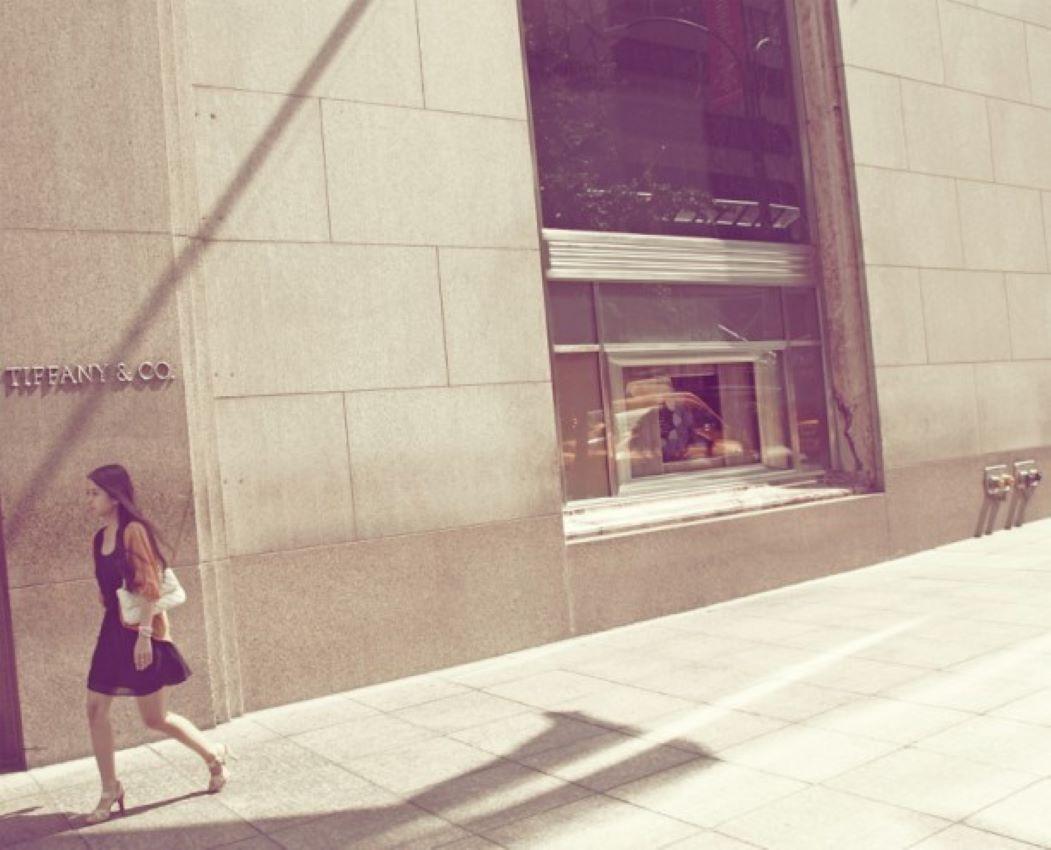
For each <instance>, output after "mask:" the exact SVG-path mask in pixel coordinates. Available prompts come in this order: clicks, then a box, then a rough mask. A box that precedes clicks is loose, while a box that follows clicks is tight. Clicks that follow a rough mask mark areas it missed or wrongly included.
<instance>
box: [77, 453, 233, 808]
mask: <svg viewBox="0 0 1051 850" xmlns="http://www.w3.org/2000/svg"><path fill="white" fill-rule="evenodd" d="M88 482H89V484H88V502H89V506H90V508H91V511H92V513H94V514H95V515H96V516H97V518H98V519H100V520H101V521H102V522H103V526H102V528H100V529H99V530H98V532H96V534H95V538H94V545H93V550H94V555H95V578H96V579H97V580H98V585H99V601H100V602H101V603H102V606H103V608H105V612H106V613H105V615H104V616H103V618H102V627H101V628H100V629H99V636H98V642H97V643H96V645H95V652H94V654H93V655H92V657H91V669H90V671H89V672H88V696H87V711H88V726H89V728H90V730H91V746H92V748H93V749H94V751H95V761H96V762H97V763H98V768H99V775H100V776H101V778H102V798H101V799H100V800H99V804H98V806H96V807H95V810H94V811H93V812H91V813H90V814H88V815H87V818H86V820H87V822H88V823H99V822H101V821H104V820H107V819H108V818H109V816H110V813H111V811H112V809H113V804H114V803H116V804H117V806H118V807H119V809H120V811H121V813H123V812H124V787H123V786H122V785H121V783H120V781H119V780H118V779H117V773H116V766H115V762H114V756H113V727H112V726H111V725H110V717H109V711H110V704H111V703H112V702H113V698H114V697H116V696H133V697H135V698H136V700H137V702H138V707H139V713H140V714H141V715H142V719H143V722H144V723H145V724H146V726H148V727H149V728H150V729H156V730H157V731H158V732H163V733H164V734H166V735H168V736H169V737H172V738H175V740H177V741H180V742H181V743H183V744H185V745H186V746H187V747H189V748H190V749H191V750H193V751H194V752H195V753H197V754H198V755H199V756H200V757H201V758H202V759H203V760H204V762H205V763H206V764H207V765H208V771H209V774H210V779H209V782H208V790H209V791H211V792H215V791H218V790H219V789H220V788H222V787H223V785H225V784H226V779H227V775H228V774H227V769H226V761H227V757H228V755H229V753H228V752H227V749H226V747H225V745H220V746H219V747H216V748H213V747H212V746H210V745H209V743H208V742H207V741H206V740H205V738H204V736H203V735H202V734H201V731H200V730H199V729H198V728H197V727H196V726H194V725H193V723H192V722H191V721H189V720H187V719H186V718H185V717H180V716H179V715H178V714H175V713H173V712H171V711H168V709H167V706H166V702H167V697H166V694H165V688H168V687H170V686H172V685H178V684H179V683H180V682H184V681H186V679H187V678H188V677H189V676H190V668H189V667H188V666H187V664H186V662H185V661H184V660H183V657H182V656H181V655H180V654H179V650H178V649H177V648H176V646H175V644H174V643H172V640H171V629H170V628H169V625H168V616H167V614H166V613H165V612H163V611H161V612H157V613H154V608H153V605H152V602H154V601H156V600H157V599H158V598H159V596H160V582H161V572H162V570H163V569H164V566H165V561H164V559H163V557H162V556H161V554H160V547H159V545H158V535H157V531H156V529H155V528H154V526H153V524H152V523H151V522H150V521H149V520H148V519H147V518H146V517H145V516H144V515H143V513H142V511H141V510H139V508H138V507H137V506H136V504H135V496H134V489H133V487H132V483H131V478H130V477H129V475H128V472H127V470H126V469H124V467H123V466H120V465H118V464H110V465H108V466H100V467H99V468H98V469H95V470H93V471H92V472H91V473H90V474H89V475H88ZM121 585H124V587H126V588H127V589H128V590H130V591H132V592H134V593H136V594H138V595H139V596H140V597H142V599H143V617H142V622H141V623H140V624H137V625H133V626H128V625H125V624H124V623H123V622H122V620H121V616H120V605H119V602H118V600H117V588H119V587H121Z"/></svg>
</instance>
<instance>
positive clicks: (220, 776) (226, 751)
mask: <svg viewBox="0 0 1051 850" xmlns="http://www.w3.org/2000/svg"><path fill="white" fill-rule="evenodd" d="M236 758H237V756H235V755H234V754H233V753H232V752H231V751H230V748H229V747H228V746H226V744H220V745H219V746H218V747H216V751H215V754H214V755H213V756H212V758H211V759H210V760H209V761H208V773H209V774H211V775H210V776H209V778H208V793H209V794H215V793H216V792H217V791H221V790H222V787H223V786H224V785H225V784H226V780H228V779H229V778H230V771H229V770H227V769H226V762H227V761H228V760H229V759H236Z"/></svg>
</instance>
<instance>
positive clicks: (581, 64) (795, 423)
mask: <svg viewBox="0 0 1051 850" xmlns="http://www.w3.org/2000/svg"><path fill="white" fill-rule="evenodd" d="M789 3H790V0H520V4H521V9H522V19H523V22H524V26H525V44H526V64H527V68H528V75H529V84H530V108H531V112H532V128H533V132H534V140H535V149H536V154H537V165H538V181H539V189H540V201H541V207H542V221H543V237H544V242H545V271H546V276H547V306H548V319H549V327H550V339H551V345H552V355H553V358H552V362H553V379H554V390H555V401H556V405H557V408H558V419H559V429H560V439H561V449H562V464H563V473H564V481H565V495H566V500H567V501H569V502H573V503H580V502H589V501H591V500H599V501H600V504H599V506H598V508H599V509H600V510H601V509H602V500H608V499H610V498H611V497H617V496H632V495H634V494H639V495H642V496H645V497H649V496H650V495H651V494H653V493H655V492H656V493H659V492H661V491H662V490H664V489H667V490H669V491H676V492H679V491H681V490H683V489H684V488H685V489H687V490H692V489H695V488H701V489H703V488H707V487H709V486H712V487H722V486H726V485H730V486H739V485H740V483H741V482H759V481H778V482H781V481H786V480H787V481H789V482H794V481H797V480H799V481H803V480H813V478H814V477H815V475H816V474H820V473H821V472H822V471H823V470H826V469H828V467H829V464H830V460H831V457H832V451H831V447H830V431H829V424H830V423H829V416H828V409H827V404H826V387H825V374H824V367H823V351H822V347H821V346H822V340H821V319H820V304H819V298H818V290H817V279H816V273H815V269H816V266H817V262H816V259H815V258H814V251H813V248H812V247H811V246H810V244H809V243H810V239H811V234H810V228H809V224H808V220H809V210H808V209H807V202H806V198H807V191H806V188H807V187H806V182H805V179H804V159H805V157H804V153H803V136H802V132H801V130H800V127H801V123H800V121H799V113H798V108H797V103H796V84H797V81H796V79H795V78H794V59H793V55H792V53H793V50H794V42H793V38H794V31H793V28H792V24H791V21H790V5H789ZM589 507H590V506H585V508H584V509H585V510H587V509H588V508H589Z"/></svg>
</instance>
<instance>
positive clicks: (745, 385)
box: [611, 352, 792, 484]
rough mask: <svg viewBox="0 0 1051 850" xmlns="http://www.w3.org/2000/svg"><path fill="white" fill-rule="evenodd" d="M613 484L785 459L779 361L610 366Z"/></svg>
mask: <svg viewBox="0 0 1051 850" xmlns="http://www.w3.org/2000/svg"><path fill="white" fill-rule="evenodd" d="M611 371H612V374H613V376H614V386H613V391H614V394H615V395H614V399H613V417H614V422H615V437H614V440H615V454H616V461H617V468H618V477H619V479H620V482H621V484H626V483H629V482H630V481H631V480H634V479H638V478H645V477H648V476H654V475H667V474H670V473H678V472H693V471H696V470H706V469H717V468H726V467H734V466H746V465H757V466H758V465H763V466H766V467H769V468H774V469H785V468H788V467H789V466H790V464H791V454H792V453H791V449H790V447H789V445H788V443H789V439H788V429H787V427H786V416H785V396H784V391H783V387H782V381H781V366H780V361H779V357H778V355H777V354H776V353H775V352H766V353H765V354H764V355H762V356H760V357H758V358H756V359H754V360H752V361H738V362H712V361H708V362H705V361H699V362H694V363H683V364H673V365H664V364H654V365H645V366H623V367H620V368H617V367H614V368H613V369H612V370H611Z"/></svg>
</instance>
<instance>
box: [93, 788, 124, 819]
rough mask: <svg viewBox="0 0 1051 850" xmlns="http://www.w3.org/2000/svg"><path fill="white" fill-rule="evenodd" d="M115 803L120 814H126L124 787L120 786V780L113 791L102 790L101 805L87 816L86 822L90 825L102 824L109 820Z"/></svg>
mask: <svg viewBox="0 0 1051 850" xmlns="http://www.w3.org/2000/svg"><path fill="white" fill-rule="evenodd" d="M114 803H116V804H117V808H118V809H119V810H120V813H121V814H124V786H123V785H121V784H120V781H119V780H118V782H117V785H116V787H114V789H113V790H112V791H107V790H106V789H105V788H103V789H102V796H101V797H100V798H99V804H98V805H97V806H95V809H94V811H92V812H89V813H88V814H87V815H85V817H84V820H85V821H86V822H87V823H89V824H93V823H102V822H103V821H107V820H109V818H110V815H111V814H112V813H113V804H114Z"/></svg>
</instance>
